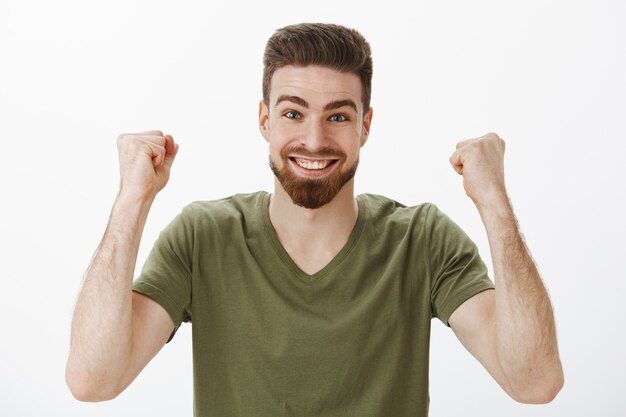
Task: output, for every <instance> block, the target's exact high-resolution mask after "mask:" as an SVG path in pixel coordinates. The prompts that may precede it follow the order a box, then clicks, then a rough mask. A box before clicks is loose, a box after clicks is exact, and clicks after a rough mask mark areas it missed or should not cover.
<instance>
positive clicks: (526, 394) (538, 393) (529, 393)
mask: <svg viewBox="0 0 626 417" xmlns="http://www.w3.org/2000/svg"><path fill="white" fill-rule="evenodd" d="M564 383H565V378H564V376H563V371H562V370H559V372H556V373H555V374H554V375H553V376H551V377H549V378H545V379H544V380H542V381H539V382H537V383H535V384H533V383H530V384H528V385H527V386H526V388H525V389H520V390H516V391H515V392H510V393H509V395H510V396H511V398H513V399H514V400H515V401H517V402H519V403H523V404H548V403H550V402H552V401H553V400H554V399H555V398H556V396H557V395H558V393H559V392H560V391H561V389H562V388H563V385H564Z"/></svg>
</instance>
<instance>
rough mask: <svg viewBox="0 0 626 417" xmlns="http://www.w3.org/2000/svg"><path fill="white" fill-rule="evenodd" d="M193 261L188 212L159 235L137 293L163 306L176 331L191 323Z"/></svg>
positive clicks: (136, 284)
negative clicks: (184, 324)
mask: <svg viewBox="0 0 626 417" xmlns="http://www.w3.org/2000/svg"><path fill="white" fill-rule="evenodd" d="M192 261H193V227H192V225H191V224H190V221H188V220H187V219H186V213H185V210H183V212H182V213H180V214H179V215H178V216H176V218H174V220H172V222H170V224H169V225H168V226H167V227H166V228H165V229H164V230H163V231H162V232H161V233H160V234H159V237H158V239H157V240H156V242H155V243H154V246H153V247H152V250H151V251H150V253H149V255H148V258H147V259H146V262H145V264H144V266H143V268H142V270H141V274H140V275H139V276H138V277H137V279H136V280H135V282H134V283H133V291H136V292H139V293H141V294H144V295H146V296H148V297H150V298H152V299H153V300H155V301H156V302H157V303H159V304H160V305H161V306H162V307H163V308H164V309H165V310H166V311H167V312H168V314H169V315H170V317H171V318H172V321H173V322H174V325H175V329H174V331H173V332H172V335H171V336H170V338H169V340H168V342H169V341H170V340H171V339H172V338H173V337H174V334H175V333H176V331H177V330H178V328H179V327H180V324H181V323H182V322H188V321H191V277H192Z"/></svg>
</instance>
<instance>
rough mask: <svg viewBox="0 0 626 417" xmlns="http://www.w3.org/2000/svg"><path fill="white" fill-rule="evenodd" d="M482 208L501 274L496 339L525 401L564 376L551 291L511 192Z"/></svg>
mask: <svg viewBox="0 0 626 417" xmlns="http://www.w3.org/2000/svg"><path fill="white" fill-rule="evenodd" d="M479 212H480V215H481V218H482V220H483V223H484V224H485V228H486V230H487V236H488V239H489V246H490V249H491V257H492V261H493V269H494V275H495V285H496V291H495V344H496V351H497V355H498V359H499V362H500V365H501V367H502V370H503V372H504V373H505V375H506V376H507V379H508V381H509V384H510V387H511V389H512V390H513V391H514V392H516V393H517V395H518V397H522V398H521V399H522V400H523V397H524V396H526V395H528V396H529V398H539V399H541V398H543V396H544V395H547V396H548V397H549V396H550V392H551V390H552V389H554V390H555V391H557V392H558V390H559V389H560V387H561V385H562V381H563V373H562V368H561V363H560V359H559V353H558V348H557V340H556V330H555V323H554V315H553V311H552V306H551V303H550V299H549V296H548V294H547V291H546V289H545V287H544V285H543V282H542V280H541V277H540V275H539V272H538V270H537V267H536V266H535V263H534V262H533V260H532V257H531V256H530V253H529V252H528V249H527V247H526V245H525V243H524V241H523V238H522V236H521V234H520V232H519V229H518V225H517V221H516V219H515V215H514V213H513V209H512V208H511V205H510V203H509V200H508V197H507V196H506V194H505V193H501V194H500V195H499V196H498V197H497V198H493V199H491V200H490V204H489V205H487V206H482V207H481V206H479ZM534 390H536V392H533V391H534ZM546 392H547V393H548V394H545V393H546ZM538 393H540V394H538ZM554 394H555V395H556V392H555V393H554ZM538 401H539V400H538ZM531 402H534V401H532V400H531Z"/></svg>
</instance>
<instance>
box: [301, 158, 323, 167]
mask: <svg viewBox="0 0 626 417" xmlns="http://www.w3.org/2000/svg"><path fill="white" fill-rule="evenodd" d="M296 162H297V164H298V165H300V166H301V167H302V168H306V169H324V168H326V167H327V166H328V165H330V163H331V161H309V160H306V159H298V158H296Z"/></svg>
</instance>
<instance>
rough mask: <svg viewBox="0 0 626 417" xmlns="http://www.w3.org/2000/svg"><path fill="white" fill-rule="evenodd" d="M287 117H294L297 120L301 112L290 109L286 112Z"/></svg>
mask: <svg viewBox="0 0 626 417" xmlns="http://www.w3.org/2000/svg"><path fill="white" fill-rule="evenodd" d="M285 117H286V118H287V119H294V120H297V119H299V118H300V114H299V113H297V112H295V111H288V112H287V113H285Z"/></svg>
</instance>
